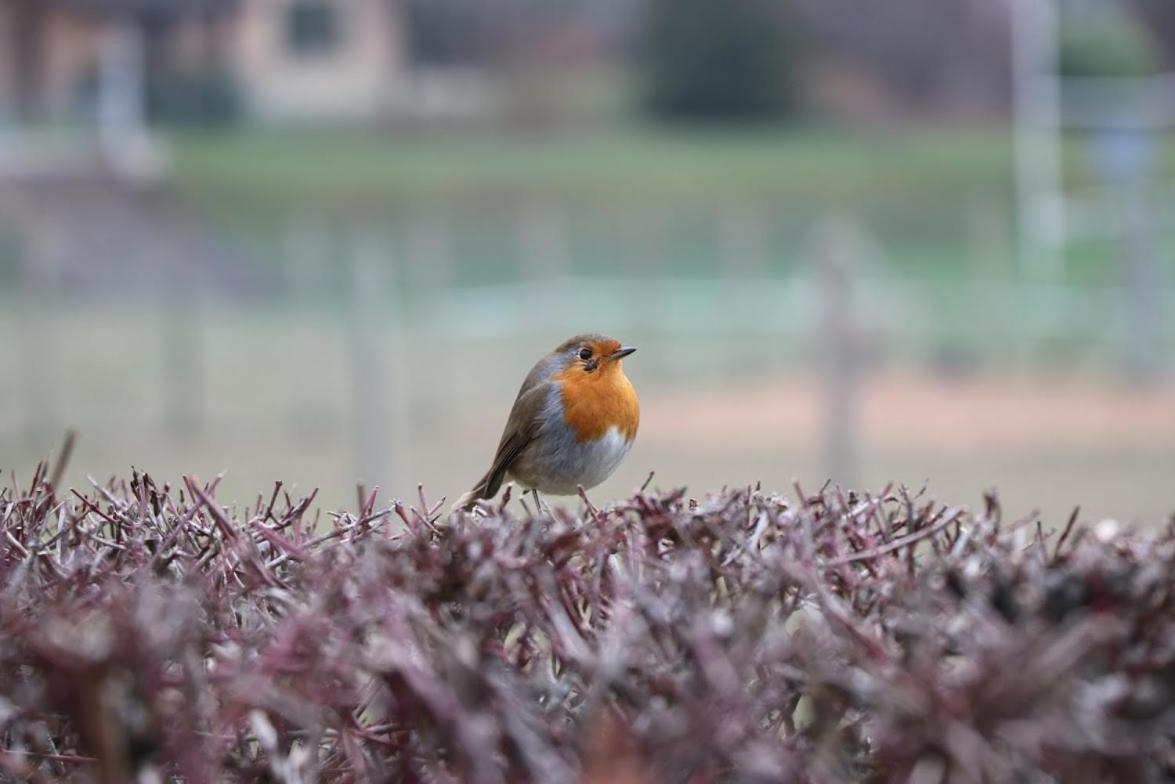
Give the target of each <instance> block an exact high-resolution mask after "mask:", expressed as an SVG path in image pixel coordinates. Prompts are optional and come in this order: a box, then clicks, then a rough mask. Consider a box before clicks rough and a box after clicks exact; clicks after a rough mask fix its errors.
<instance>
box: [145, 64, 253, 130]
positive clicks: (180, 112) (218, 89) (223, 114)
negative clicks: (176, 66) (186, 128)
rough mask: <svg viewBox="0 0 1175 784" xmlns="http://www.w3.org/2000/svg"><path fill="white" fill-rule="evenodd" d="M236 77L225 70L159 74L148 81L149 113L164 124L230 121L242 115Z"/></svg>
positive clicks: (233, 121) (200, 123) (202, 123)
mask: <svg viewBox="0 0 1175 784" xmlns="http://www.w3.org/2000/svg"><path fill="white" fill-rule="evenodd" d="M242 108H243V107H242V100H241V95H240V91H239V89H238V86H237V83H236V80H235V79H233V77H232V76H231V75H230V74H228V73H225V72H220V71H209V72H206V73H198V74H181V73H171V74H158V75H154V76H152V78H150V79H149V80H148V83H147V116H148V117H149V118H150V120H151V122H154V123H162V124H165V125H197V126H199V125H228V124H232V123H235V122H237V121H239V120H240V119H241V114H242Z"/></svg>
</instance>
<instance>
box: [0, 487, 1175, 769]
mask: <svg viewBox="0 0 1175 784" xmlns="http://www.w3.org/2000/svg"><path fill="white" fill-rule="evenodd" d="M45 474H46V472H45V471H43V470H42V471H39V472H38V474H37V476H36V478H35V480H34V482H33V484H32V486H31V487H30V488H28V489H22V488H18V487H10V488H8V489H6V490H3V491H0V527H2V529H3V534H2V538H3V540H4V541H5V544H4V546H3V549H2V550H0V695H2V696H0V732H2V733H3V739H4V743H3V751H0V780H12V776H18V777H28V779H29V780H34V781H101V782H116V781H117V782H123V781H131V780H135V779H136V777H139V779H138V780H151V779H149V778H142V777H144V776H152V775H153V776H155V777H156V778H155V779H154V780H165V781H173V780H174V781H185V782H209V783H210V782H222V781H242V782H243V781H277V782H312V781H331V782H334V781H351V782H361V781H468V782H478V783H484V784H489V783H490V782H506V781H509V782H524V781H535V782H593V783H596V784H599V783H601V782H618V783H621V784H623V783H628V784H637V783H639V782H696V783H700V782H726V781H732V782H744V781H745V782H771V781H796V782H841V781H844V782H849V781H913V782H940V781H952V782H953V781H974V782H981V781H985V782H986V781H991V782H997V781H998V782H1006V781H1024V782H1037V781H1041V782H1044V781H1064V782H1067V783H1073V782H1078V783H1080V782H1095V781H1096V782H1109V781H1120V782H1127V781H1129V782H1135V781H1148V780H1153V781H1159V780H1164V777H1170V776H1172V775H1175V708H1173V707H1172V706H1173V704H1175V604H1173V601H1175V563H1173V561H1175V531H1173V529H1172V527H1171V526H1168V528H1167V529H1166V530H1165V531H1163V532H1162V533H1159V534H1157V535H1155V536H1146V537H1144V536H1136V535H1131V534H1128V533H1124V532H1121V531H1117V530H1113V528H1112V527H1111V526H1109V525H1100V526H1099V527H1097V528H1094V529H1087V528H1084V527H1081V526H1078V525H1075V522H1076V519H1077V515H1076V513H1075V514H1074V517H1073V518H1072V519H1071V520H1070V521H1069V525H1068V526H1066V527H1065V528H1064V529H1063V532H1056V535H1055V536H1053V537H1051V538H1050V537H1048V536H1047V535H1046V534H1047V533H1049V532H1048V531H1046V530H1045V529H1043V528H1042V526H1041V524H1040V523H1039V522H1037V521H1036V520H1034V519H1024V520H1018V521H1006V520H1003V519H1001V513H1000V507H999V504H998V502H997V501H996V499H995V497H994V496H988V497H986V498H985V500H984V503H983V504H982V509H981V510H980V511H978V512H969V511H966V510H964V509H961V508H945V507H942V506H939V505H937V504H935V503H933V502H932V501H929V500H927V499H926V498H924V497H923V496H922V495H920V494H910V493H907V492H906V491H904V490H897V491H894V490H891V489H886V490H885V491H883V492H881V493H879V494H877V495H853V494H844V493H840V492H837V491H833V490H826V491H824V492H822V493H819V494H816V495H808V494H806V493H804V492H803V491H801V490H800V489H799V488H796V496H797V497H798V498H799V500H798V501H797V500H794V498H793V499H791V500H789V499H787V498H784V497H782V496H779V495H775V494H770V493H766V492H762V491H761V490H758V489H741V490H725V491H723V492H719V493H714V494H711V495H707V496H706V497H704V498H702V499H699V500H696V501H695V500H690V499H689V498H688V497H687V496H686V494H685V492H684V491H675V492H668V493H662V492H645V491H642V492H640V493H638V494H637V495H635V496H634V497H632V498H630V499H628V500H626V501H622V502H620V503H617V504H615V505H614V506H611V507H609V508H608V509H606V510H603V511H600V510H597V509H595V508H594V507H592V506H590V505H586V504H585V505H584V511H583V512H582V514H579V515H574V514H572V513H569V512H563V511H557V512H555V513H554V515H553V516H550V517H547V516H539V515H532V514H530V512H529V510H527V509H525V508H522V509H517V506H518V505H517V504H515V505H513V506H512V507H508V506H507V504H506V503H505V502H502V503H500V504H496V505H493V506H485V507H483V508H482V509H481V510H480V512H479V513H478V514H477V515H466V514H456V515H452V516H450V515H448V513H444V512H442V511H441V510H442V509H443V508H444V507H443V506H442V505H441V504H439V503H438V504H436V505H431V504H429V503H428V502H427V501H426V500H425V498H424V496H423V494H422V495H421V497H420V499H419V500H417V501H415V502H414V504H413V506H411V507H410V506H407V505H404V504H400V503H396V504H394V505H393V506H391V507H390V508H387V509H383V510H378V509H376V507H375V497H374V494H373V495H370V496H366V497H363V498H362V500H361V502H360V504H359V506H360V507H361V508H360V509H358V510H357V511H356V512H354V513H351V512H339V513H337V514H333V515H329V516H327V518H325V519H321V520H319V519H311V518H310V516H309V515H308V514H307V509H308V508H309V506H310V499H304V500H296V499H293V498H291V497H289V496H288V495H286V494H285V493H284V492H282V490H281V486H280V484H279V485H278V486H277V487H275V488H274V490H273V492H272V494H271V495H267V496H265V497H262V498H259V499H258V501H257V502H256V504H254V505H251V506H249V507H248V508H242V509H232V508H225V507H223V506H221V505H220V504H219V503H218V502H217V500H216V497H215V494H216V484H215V482H214V483H210V484H200V483H198V482H197V481H196V480H185V486H184V487H183V488H180V489H171V488H168V487H166V486H160V485H158V484H157V483H156V482H154V481H153V480H152V479H151V478H150V477H149V476H147V475H144V474H137V473H136V474H135V475H134V476H133V477H132V478H131V480H130V481H115V482H111V483H109V484H108V485H106V486H103V487H96V488H94V489H93V491H92V492H90V493H88V494H86V495H82V494H78V493H72V492H71V493H68V494H66V493H61V492H59V491H57V490H55V489H54V487H53V486H52V482H51V481H49V480H47V479H46V476H45ZM360 495H361V496H363V495H364V494H363V493H360ZM3 770H7V771H8V773H7V774H6V773H3V772H2V771H3ZM9 774H11V775H9Z"/></svg>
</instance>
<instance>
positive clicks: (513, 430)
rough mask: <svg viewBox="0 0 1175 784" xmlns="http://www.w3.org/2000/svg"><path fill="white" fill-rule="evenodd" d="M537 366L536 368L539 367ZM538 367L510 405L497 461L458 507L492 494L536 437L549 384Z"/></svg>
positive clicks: (460, 501)
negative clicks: (540, 373)
mask: <svg viewBox="0 0 1175 784" xmlns="http://www.w3.org/2000/svg"><path fill="white" fill-rule="evenodd" d="M536 370H537V368H536ZM539 378H541V376H540V375H539V374H537V373H536V372H535V371H531V374H530V375H529V376H527V378H526V381H525V382H523V384H522V389H520V390H519V391H518V397H517V398H515V399H514V406H513V408H511V409H510V417H509V418H508V419H507V420H506V429H505V430H504V431H503V432H502V439H501V440H500V441H499V442H498V451H497V452H496V453H495V454H494V462H493V463H492V464H491V465H490V470H489V471H486V473H485V476H483V477H482V478H481V479H480V480H478V482H477V484H475V485H474V486H473V489H471V490H470V491H469V492H468V493H466V494H465V495H463V496H461V498H460V499H458V501H457V503H456V504H454V505H453V506H454V508H455V509H470V508H472V507H473V505H474V504H475V503H476V502H477V501H478V499H481V498H493V497H494V496H495V495H497V492H498V489H499V488H501V486H502V480H503V479H504V478H505V476H506V472H507V471H508V470H510V466H511V465H513V464H514V461H515V460H517V459H518V456H519V455H520V454H522V450H524V449H526V447H527V446H528V445H529V444H530V442H531V441H532V440H533V439H534V437H535V433H536V432H537V431H538V421H539V416H540V414H541V413H542V410H543V406H545V405H546V403H547V396H548V394H549V393H550V386H549V384H548V382H546V381H540V380H538V379H539Z"/></svg>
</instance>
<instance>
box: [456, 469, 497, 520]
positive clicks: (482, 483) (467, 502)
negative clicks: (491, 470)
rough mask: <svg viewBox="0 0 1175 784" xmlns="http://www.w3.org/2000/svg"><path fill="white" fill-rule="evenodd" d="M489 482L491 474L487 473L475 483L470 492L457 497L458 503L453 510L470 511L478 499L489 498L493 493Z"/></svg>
mask: <svg viewBox="0 0 1175 784" xmlns="http://www.w3.org/2000/svg"><path fill="white" fill-rule="evenodd" d="M489 484H490V475H489V474H486V475H485V476H483V477H482V478H481V479H480V480H478V482H477V484H475V485H474V486H473V488H472V489H470V491H469V492H467V493H465V494H464V495H463V496H461V497H460V498H458V499H457V501H456V503H454V504H453V507H452V510H451V511H454V512H456V511H462V512H468V511H469V510H470V509H472V508H473V507H474V505H475V504H476V503H477V502H478V501H480V500H481V499H483V498H489V497H490V496H491V495H493V494H492V493H491V492H489Z"/></svg>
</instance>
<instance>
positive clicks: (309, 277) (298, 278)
mask: <svg viewBox="0 0 1175 784" xmlns="http://www.w3.org/2000/svg"><path fill="white" fill-rule="evenodd" d="M284 244H285V248H284V251H285V268H286V269H285V285H286V291H287V293H288V295H290V296H293V297H303V296H306V295H309V294H311V293H313V292H315V291H316V290H317V282H318V281H319V280H320V279H321V270H323V269H326V268H327V267H328V265H329V263H330V253H331V246H330V233H329V232H328V231H327V229H326V227H325V226H323V224H322V221H320V220H318V219H317V218H315V217H313V216H310V215H306V214H303V213H298V214H296V215H295V216H294V217H292V218H289V219H288V223H287V224H286V232H285V243H284Z"/></svg>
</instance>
